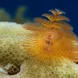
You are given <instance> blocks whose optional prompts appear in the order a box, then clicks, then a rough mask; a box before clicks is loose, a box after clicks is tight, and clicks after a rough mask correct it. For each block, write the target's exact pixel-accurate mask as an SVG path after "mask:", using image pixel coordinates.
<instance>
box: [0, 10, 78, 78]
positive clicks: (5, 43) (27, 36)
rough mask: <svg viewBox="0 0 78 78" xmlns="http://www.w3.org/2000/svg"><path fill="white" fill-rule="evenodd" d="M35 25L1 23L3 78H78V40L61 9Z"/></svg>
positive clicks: (45, 15)
mask: <svg viewBox="0 0 78 78" xmlns="http://www.w3.org/2000/svg"><path fill="white" fill-rule="evenodd" d="M50 12H51V13H52V14H43V15H42V16H44V17H46V18H35V21H36V22H35V23H25V24H17V23H13V22H0V65H1V69H0V71H1V73H0V78H78V65H77V64H76V62H78V39H77V36H76V35H75V34H74V33H73V31H72V30H73V28H72V27H71V26H70V25H69V24H68V22H69V19H68V18H67V17H65V16H63V14H65V13H64V12H63V11H60V10H58V9H55V10H50Z"/></svg>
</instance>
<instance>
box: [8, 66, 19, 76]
mask: <svg viewBox="0 0 78 78" xmlns="http://www.w3.org/2000/svg"><path fill="white" fill-rule="evenodd" d="M7 72H8V74H9V75H16V74H17V73H19V72H20V66H19V65H18V66H17V65H12V66H11V67H10V68H9V69H8V70H7Z"/></svg>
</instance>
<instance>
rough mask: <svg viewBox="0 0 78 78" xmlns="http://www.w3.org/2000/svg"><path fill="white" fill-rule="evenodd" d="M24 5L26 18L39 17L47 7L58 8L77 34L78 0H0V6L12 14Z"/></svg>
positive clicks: (46, 10)
mask: <svg viewBox="0 0 78 78" xmlns="http://www.w3.org/2000/svg"><path fill="white" fill-rule="evenodd" d="M20 5H24V6H26V7H28V11H27V13H26V16H27V17H28V18H30V17H31V18H35V17H40V16H41V14H43V13H46V12H48V10H49V9H55V8H57V9H60V10H63V11H65V12H66V16H67V17H69V18H70V20H71V21H70V24H71V25H72V26H73V27H74V32H75V33H76V34H77V35H78V0H0V7H1V8H4V9H6V11H7V12H9V13H10V14H11V16H14V13H15V11H16V9H17V8H18V7H19V6H20Z"/></svg>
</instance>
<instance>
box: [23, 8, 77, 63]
mask: <svg viewBox="0 0 78 78" xmlns="http://www.w3.org/2000/svg"><path fill="white" fill-rule="evenodd" d="M50 12H51V13H52V14H43V16H45V17H47V18H48V20H46V19H43V18H36V19H35V21H36V22H37V23H38V24H39V25H41V26H42V27H38V26H37V24H29V25H30V26H26V25H25V26H24V28H27V29H29V30H32V31H37V34H35V35H34V36H31V37H28V38H27V39H25V41H24V42H23V44H22V46H23V47H24V49H25V50H26V51H27V52H29V54H30V55H31V56H33V57H36V59H37V60H40V61H42V62H46V61H47V62H51V61H52V62H53V61H55V59H59V58H62V57H63V58H68V59H70V60H74V56H73V54H74V53H73V52H75V51H78V49H77V45H74V42H77V37H76V36H75V34H74V33H73V32H72V27H71V26H70V25H69V24H68V23H67V22H66V21H69V19H68V18H67V17H65V16H63V15H62V14H65V13H64V12H62V11H60V10H57V9H55V10H50ZM32 25H33V26H32Z"/></svg>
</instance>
